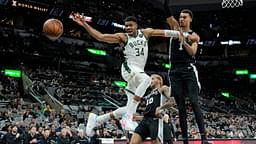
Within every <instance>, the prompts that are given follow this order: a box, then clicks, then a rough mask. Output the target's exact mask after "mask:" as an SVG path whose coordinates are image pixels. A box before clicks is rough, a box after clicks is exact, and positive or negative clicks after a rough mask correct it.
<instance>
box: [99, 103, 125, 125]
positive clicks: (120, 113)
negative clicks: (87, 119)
mask: <svg viewBox="0 0 256 144" xmlns="http://www.w3.org/2000/svg"><path fill="white" fill-rule="evenodd" d="M126 109H127V107H126V106H125V107H120V108H118V109H116V110H115V111H113V112H109V113H106V114H104V115H100V116H98V117H97V119H96V121H97V123H101V122H107V121H109V120H110V119H111V117H110V114H111V113H113V115H114V117H115V118H116V119H117V118H120V117H122V116H123V115H124V114H125V112H126Z"/></svg>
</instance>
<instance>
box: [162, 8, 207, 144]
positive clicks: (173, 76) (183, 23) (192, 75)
mask: <svg viewBox="0 0 256 144" xmlns="http://www.w3.org/2000/svg"><path fill="white" fill-rule="evenodd" d="M166 11H170V10H169V8H167V9H166ZM170 17H172V16H171V15H170ZM172 20H174V21H175V19H172ZM192 20H193V13H192V11H190V10H188V9H184V10H182V11H181V12H180V16H179V26H180V28H181V30H182V32H185V33H189V34H191V35H194V36H195V37H197V40H196V41H190V40H187V39H186V38H184V39H183V41H182V42H180V41H178V40H175V39H172V38H171V39H170V48H169V49H170V63H171V64H172V69H171V70H170V73H169V78H170V82H171V88H172V95H173V96H174V97H175V100H176V102H177V106H178V110H179V120H180V126H181V130H182V136H183V139H184V144H188V126H187V112H186V104H185V97H189V99H190V102H191V104H192V108H193V111H194V114H195V119H196V123H197V125H198V128H199V131H200V134H201V139H202V144H207V143H209V142H208V141H207V140H206V131H205V127H204V120H203V114H202V111H201V109H200V105H199V103H198V97H199V92H200V89H201V85H200V83H199V79H198V72H197V69H196V67H195V63H196V60H195V54H196V52H197V48H198V42H199V39H200V37H199V36H198V34H196V33H195V32H193V30H191V28H190V25H191V22H192ZM168 24H169V25H170V27H171V28H172V27H173V23H170V22H168Z"/></svg>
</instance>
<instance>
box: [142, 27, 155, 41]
mask: <svg viewBox="0 0 256 144" xmlns="http://www.w3.org/2000/svg"><path fill="white" fill-rule="evenodd" d="M153 30H154V29H153V28H144V29H141V32H142V33H143V34H144V36H145V37H146V38H147V39H148V38H149V37H150V35H151V33H152V32H153Z"/></svg>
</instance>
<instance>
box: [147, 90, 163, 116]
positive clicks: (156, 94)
mask: <svg viewBox="0 0 256 144" xmlns="http://www.w3.org/2000/svg"><path fill="white" fill-rule="evenodd" d="M144 99H145V101H146V108H145V110H144V114H143V115H144V117H155V112H156V108H157V107H159V106H161V105H162V104H163V103H164V102H165V101H166V98H165V97H164V96H163V95H162V94H161V92H160V91H159V90H158V89H155V90H152V91H151V93H150V94H148V95H146V96H145V97H144Z"/></svg>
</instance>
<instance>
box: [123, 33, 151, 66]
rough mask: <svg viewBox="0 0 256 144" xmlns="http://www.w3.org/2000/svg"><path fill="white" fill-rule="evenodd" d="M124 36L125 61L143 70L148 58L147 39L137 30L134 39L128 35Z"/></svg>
mask: <svg viewBox="0 0 256 144" xmlns="http://www.w3.org/2000/svg"><path fill="white" fill-rule="evenodd" d="M126 36H127V38H128V40H127V44H126V45H125V46H124V55H125V58H126V61H127V62H128V63H130V64H132V65H135V66H137V67H139V68H141V69H142V70H144V67H145V65H146V62H147V58H148V40H147V38H146V37H145V36H144V34H143V32H142V31H141V30H138V35H137V36H136V37H132V36H129V35H128V34H126Z"/></svg>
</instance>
